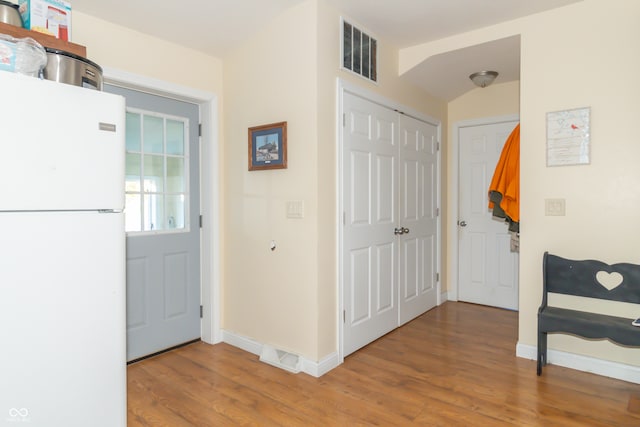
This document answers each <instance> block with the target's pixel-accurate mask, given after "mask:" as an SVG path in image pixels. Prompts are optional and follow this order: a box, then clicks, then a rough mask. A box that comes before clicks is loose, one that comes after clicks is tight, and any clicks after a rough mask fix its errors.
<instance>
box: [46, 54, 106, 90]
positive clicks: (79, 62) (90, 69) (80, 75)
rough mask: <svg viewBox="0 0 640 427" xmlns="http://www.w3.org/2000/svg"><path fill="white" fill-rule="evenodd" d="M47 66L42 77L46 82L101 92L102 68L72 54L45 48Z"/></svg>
mask: <svg viewBox="0 0 640 427" xmlns="http://www.w3.org/2000/svg"><path fill="white" fill-rule="evenodd" d="M44 50H45V51H46V53H47V65H46V66H45V67H44V70H43V73H42V76H43V77H44V78H45V79H47V80H53V81H56V82H61V83H67V84H70V85H74V86H81V87H86V88H89V89H95V90H102V68H101V67H100V66H99V65H98V64H96V63H95V62H92V61H89V60H88V59H87V58H83V57H81V56H78V55H74V54H73V53H69V52H65V51H63V50H58V49H52V48H48V47H45V48H44Z"/></svg>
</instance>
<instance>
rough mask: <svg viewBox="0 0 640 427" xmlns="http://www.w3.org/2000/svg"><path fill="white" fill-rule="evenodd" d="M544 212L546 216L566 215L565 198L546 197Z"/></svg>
mask: <svg viewBox="0 0 640 427" xmlns="http://www.w3.org/2000/svg"><path fill="white" fill-rule="evenodd" d="M544 214H545V216H564V215H565V202H564V199H544Z"/></svg>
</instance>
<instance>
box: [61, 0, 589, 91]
mask: <svg viewBox="0 0 640 427" xmlns="http://www.w3.org/2000/svg"><path fill="white" fill-rule="evenodd" d="M304 1H306V0H191V1H189V2H188V3H185V2H179V1H163V0H136V1H131V0H110V1H104V0H73V9H74V10H78V11H80V12H83V13H86V14H89V15H93V16H96V17H100V18H101V19H104V20H106V21H110V22H113V23H115V24H119V25H122V26H125V27H129V28H133V29H136V30H137V31H140V32H142V33H146V34H149V35H152V36H155V37H158V38H161V39H166V40H170V41H172V42H174V43H177V44H180V45H184V46H189V47H191V48H193V49H196V50H199V51H202V52H205V53H208V54H210V55H213V56H216V57H220V58H224V57H225V56H226V55H227V54H228V53H229V52H230V51H232V50H233V49H234V48H235V47H236V46H238V45H239V44H241V43H242V42H243V41H244V40H245V39H247V38H249V37H251V36H252V35H253V34H255V33H257V32H258V31H260V29H261V27H262V26H263V25H264V24H265V23H266V22H268V21H269V20H270V19H271V18H272V17H274V16H276V15H278V14H279V13H280V12H282V11H283V10H285V9H286V8H288V7H291V6H294V5H296V4H298V3H303V2H304ZM327 1H328V2H330V3H332V4H334V5H335V6H336V7H337V8H338V9H340V10H341V11H343V13H344V15H345V16H346V17H348V18H350V19H351V20H352V21H353V22H354V23H356V24H358V25H360V26H361V27H362V28H363V29H364V30H365V31H368V32H370V33H371V34H374V35H375V36H376V37H378V39H379V40H380V41H381V42H385V43H390V44H393V45H395V46H397V47H399V48H403V47H408V46H413V45H416V44H420V43H425V42H430V41H434V40H438V39H441V38H443V37H447V36H451V35H454V34H459V33H463V32H466V31H471V30H474V29H478V28H482V27H486V26H489V25H493V24H497V23H500V22H504V21H507V20H511V19H516V18H519V17H522V16H527V15H531V14H534V13H538V12H542V11H545V10H549V9H554V8H557V7H561V6H565V5H567V4H570V3H576V2H577V1H581V0H535V1H533V0H393V1H389V0H327ZM185 4H187V5H188V8H186V7H184V5H185ZM519 67H520V42H519V38H517V37H514V38H510V39H504V40H498V41H496V42H492V43H485V44H482V45H477V46H473V47H469V48H466V49H461V50H458V51H455V52H449V53H446V54H442V55H438V56H436V57H433V58H431V59H429V60H428V61H425V62H424V63H423V64H421V65H419V66H418V67H416V68H415V69H413V70H411V71H410V72H409V73H408V74H407V78H408V79H410V80H411V81H413V82H414V83H416V84H418V85H420V86H421V87H423V88H425V89H426V90H427V91H428V92H430V93H432V94H433V95H435V96H437V97H440V98H442V99H444V100H447V101H450V100H452V99H454V98H456V97H457V96H459V95H461V94H463V93H465V92H466V91H468V90H470V89H473V88H474V86H473V84H472V83H471V82H470V81H469V79H468V76H469V74H471V73H472V72H475V71H480V70H485V69H492V70H496V71H498V72H499V73H500V76H498V79H497V80H496V82H507V81H512V80H517V79H518V78H519V74H520V69H519ZM452 70H453V71H452Z"/></svg>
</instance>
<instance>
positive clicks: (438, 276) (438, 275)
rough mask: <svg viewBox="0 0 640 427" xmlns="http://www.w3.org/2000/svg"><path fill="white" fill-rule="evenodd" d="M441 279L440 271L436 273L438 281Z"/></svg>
mask: <svg viewBox="0 0 640 427" xmlns="http://www.w3.org/2000/svg"><path fill="white" fill-rule="evenodd" d="M439 281H440V273H436V282H439Z"/></svg>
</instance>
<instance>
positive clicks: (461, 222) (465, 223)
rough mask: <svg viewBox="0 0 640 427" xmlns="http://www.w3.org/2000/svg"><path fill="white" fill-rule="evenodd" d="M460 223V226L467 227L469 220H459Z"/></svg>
mask: <svg viewBox="0 0 640 427" xmlns="http://www.w3.org/2000/svg"><path fill="white" fill-rule="evenodd" d="M458 225H459V226H460V227H466V226H467V221H458Z"/></svg>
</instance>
